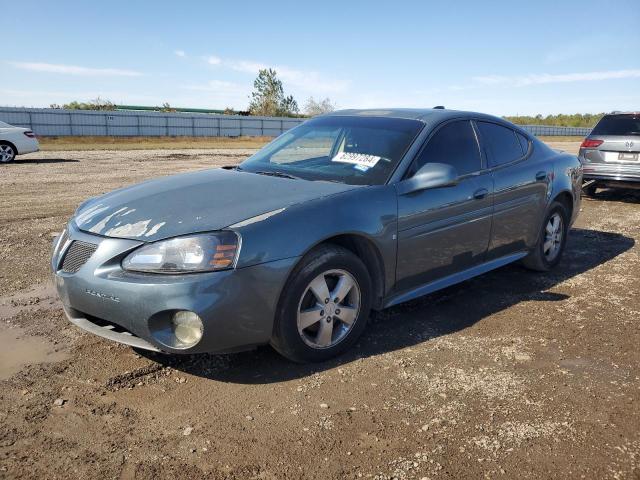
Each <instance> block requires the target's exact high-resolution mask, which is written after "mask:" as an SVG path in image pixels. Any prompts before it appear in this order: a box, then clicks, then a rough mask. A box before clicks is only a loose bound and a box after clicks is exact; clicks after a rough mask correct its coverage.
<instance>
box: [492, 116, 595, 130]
mask: <svg viewBox="0 0 640 480" xmlns="http://www.w3.org/2000/svg"><path fill="white" fill-rule="evenodd" d="M603 115H604V113H574V114H565V113H560V114H558V115H546V116H542V115H536V116H529V115H516V116H507V117H503V118H505V119H506V120H509V121H510V122H512V123H515V124H517V125H552V126H556V127H588V128H592V127H594V126H595V124H596V123H598V120H600V119H601V118H602V116H603Z"/></svg>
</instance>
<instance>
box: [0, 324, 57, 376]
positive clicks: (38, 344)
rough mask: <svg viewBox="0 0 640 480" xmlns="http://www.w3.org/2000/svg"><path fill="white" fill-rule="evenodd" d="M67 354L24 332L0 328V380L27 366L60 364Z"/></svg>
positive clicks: (17, 329)
mask: <svg viewBox="0 0 640 480" xmlns="http://www.w3.org/2000/svg"><path fill="white" fill-rule="evenodd" d="M66 358H67V354H66V353H65V352H63V351H60V350H59V347H57V346H55V345H53V344H51V343H49V342H47V341H46V340H45V339H43V338H42V337H32V336H29V335H27V334H26V333H25V332H24V330H22V329H20V328H17V327H14V328H7V327H4V326H1V327H0V380H6V379H8V378H9V377H11V376H12V375H14V374H16V373H18V372H19V371H20V370H22V368H24V367H26V366H27V365H35V364H37V363H54V362H60V361H62V360H64V359H66Z"/></svg>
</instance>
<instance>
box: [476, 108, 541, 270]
mask: <svg viewBox="0 0 640 480" xmlns="http://www.w3.org/2000/svg"><path fill="white" fill-rule="evenodd" d="M475 124H476V128H477V129H478V133H479V137H480V143H481V145H482V148H483V150H484V152H485V155H486V157H487V162H488V167H489V169H490V171H491V175H492V177H493V182H494V200H493V226H492V232H491V243H490V244H489V249H488V252H487V260H493V259H496V258H500V257H503V256H505V255H509V254H512V253H516V252H521V251H523V250H526V249H529V248H532V247H533V245H535V243H536V241H537V237H538V232H539V228H540V222H541V221H542V215H543V213H544V211H545V206H546V195H547V191H548V189H549V187H550V183H551V180H552V177H553V164H552V162H551V161H543V162H540V161H538V160H536V159H535V158H534V156H533V155H532V148H533V145H532V143H531V142H530V141H529V139H528V138H527V137H526V136H524V135H522V134H521V133H519V132H516V131H515V130H513V129H511V128H509V127H507V126H505V125H503V124H498V123H493V122H489V121H484V120H482V121H479V120H478V121H476V122H475Z"/></svg>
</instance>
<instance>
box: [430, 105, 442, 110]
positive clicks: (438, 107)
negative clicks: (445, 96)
mask: <svg viewBox="0 0 640 480" xmlns="http://www.w3.org/2000/svg"><path fill="white" fill-rule="evenodd" d="M433 109H434V110H444V105H436V106H435V107H433Z"/></svg>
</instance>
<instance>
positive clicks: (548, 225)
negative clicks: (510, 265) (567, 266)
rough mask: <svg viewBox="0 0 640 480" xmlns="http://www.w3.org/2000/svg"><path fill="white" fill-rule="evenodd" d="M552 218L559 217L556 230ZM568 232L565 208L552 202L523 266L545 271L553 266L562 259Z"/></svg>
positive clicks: (567, 218) (567, 215)
mask: <svg viewBox="0 0 640 480" xmlns="http://www.w3.org/2000/svg"><path fill="white" fill-rule="evenodd" d="M552 219H555V220H556V221H557V220H558V219H559V220H560V222H561V223H560V225H559V226H558V228H557V231H555V230H554V225H555V224H554V222H553V221H552ZM552 232H554V233H552ZM568 232H569V213H568V212H567V208H566V207H565V206H564V205H563V204H562V203H560V202H552V203H551V205H550V206H549V210H548V212H547V214H546V215H545V217H544V221H543V222H542V227H541V229H540V233H539V234H538V241H537V243H536V246H535V248H534V249H533V250H532V251H531V253H529V255H528V256H526V257H525V258H524V259H523V261H522V263H523V264H524V266H525V267H527V268H529V269H531V270H536V271H539V272H547V271H549V270H551V269H552V268H553V267H555V266H556V265H557V264H558V263H560V260H561V259H562V254H563V253H564V247H565V245H566V243H567V233H568ZM556 233H557V234H559V236H558V235H556ZM548 242H551V244H552V245H551V246H549V244H548ZM552 249H554V250H552Z"/></svg>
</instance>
